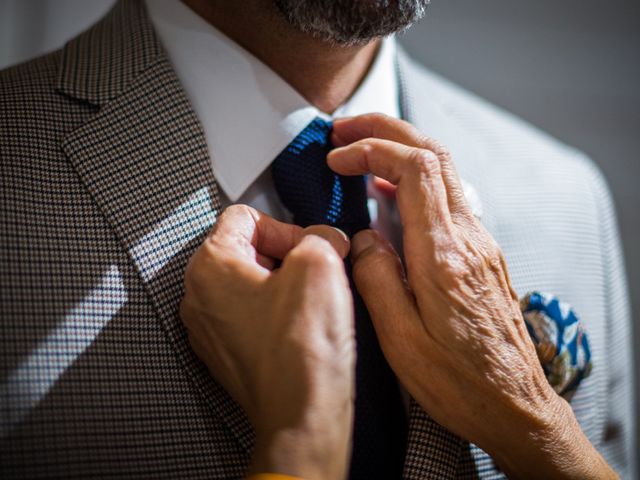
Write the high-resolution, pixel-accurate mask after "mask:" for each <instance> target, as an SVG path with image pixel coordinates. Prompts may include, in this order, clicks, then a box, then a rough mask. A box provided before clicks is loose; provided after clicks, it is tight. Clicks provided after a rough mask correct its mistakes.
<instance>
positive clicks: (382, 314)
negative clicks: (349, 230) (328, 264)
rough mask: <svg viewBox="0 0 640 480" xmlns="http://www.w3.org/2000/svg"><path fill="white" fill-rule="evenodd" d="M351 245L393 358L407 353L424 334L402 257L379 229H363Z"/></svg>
mask: <svg viewBox="0 0 640 480" xmlns="http://www.w3.org/2000/svg"><path fill="white" fill-rule="evenodd" d="M351 245H352V246H351V260H352V262H353V280H354V282H355V284H356V287H357V289H358V292H359V293H360V296H361V297H362V299H363V300H364V302H365V304H366V305H367V310H368V311H369V314H370V315H371V319H372V321H373V324H374V327H375V329H376V332H377V335H378V338H379V340H380V344H381V346H382V348H383V350H384V352H385V355H387V357H388V358H389V357H391V358H389V361H390V362H391V361H392V359H393V357H394V356H395V355H398V354H402V352H405V353H404V354H407V352H406V349H407V348H409V347H408V345H409V344H412V343H413V344H415V339H417V338H420V337H421V336H423V335H424V332H423V331H422V328H423V327H422V323H421V321H420V317H419V315H418V310H417V307H416V304H415V299H414V297H413V294H412V293H411V291H410V289H409V287H408V285H407V282H406V280H405V278H404V272H403V269H402V263H401V262H400V258H399V257H398V255H397V253H396V252H395V251H394V250H393V247H392V246H391V245H390V244H389V243H388V242H387V241H386V240H384V239H382V238H381V237H380V235H379V234H378V233H377V232H375V231H373V230H363V231H361V232H359V233H357V234H356V235H355V236H354V237H353V239H352V244H351ZM411 339H413V341H411ZM405 343H406V345H405Z"/></svg>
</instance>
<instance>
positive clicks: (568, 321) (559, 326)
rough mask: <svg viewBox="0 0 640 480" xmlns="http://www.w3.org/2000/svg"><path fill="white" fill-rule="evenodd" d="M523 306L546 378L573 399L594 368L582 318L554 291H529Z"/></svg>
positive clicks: (525, 318) (555, 388)
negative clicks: (551, 293) (545, 292)
mask: <svg viewBox="0 0 640 480" xmlns="http://www.w3.org/2000/svg"><path fill="white" fill-rule="evenodd" d="M520 307H521V309H522V314H523V316H524V320H525V323H526V325H527V330H528V331H529V335H531V339H532V340H533V343H534V344H535V346H536V351H537V353H538V358H539V359H540V363H541V364H542V368H543V369H544V373H545V374H546V376H547V380H549V383H550V384H551V386H552V387H553V389H554V390H555V391H556V392H557V393H558V394H559V395H562V396H563V397H564V398H565V399H567V400H569V399H571V397H572V396H573V394H574V393H575V391H576V389H577V388H578V385H579V384H580V382H581V381H582V380H583V379H584V378H586V377H588V376H589V374H590V373H591V369H592V363H591V350H590V348H589V339H588V338H587V334H586V332H585V331H584V327H583V326H582V322H580V320H579V319H578V317H577V315H576V314H575V312H574V311H573V310H572V309H571V307H570V306H569V305H568V304H566V303H564V302H561V301H559V300H558V299H557V298H556V297H554V296H553V295H547V294H543V293H539V292H530V293H528V294H527V295H525V296H524V298H522V300H521V301H520Z"/></svg>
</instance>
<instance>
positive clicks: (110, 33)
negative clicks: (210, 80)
mask: <svg viewBox="0 0 640 480" xmlns="http://www.w3.org/2000/svg"><path fill="white" fill-rule="evenodd" d="M58 89H59V91H60V92H61V93H64V94H66V95H69V96H72V97H73V98H76V99H79V100H82V101H85V102H89V103H91V104H93V105H95V106H97V107H98V108H99V110H98V112H97V113H96V114H95V115H94V116H93V117H92V118H91V119H90V120H89V121H88V122H87V123H85V124H84V125H83V126H81V127H80V128H78V129H77V130H75V131H73V132H72V133H71V134H70V135H68V137H67V138H66V139H65V140H64V142H63V144H62V148H63V149H64V151H65V153H66V154H67V156H68V158H69V160H70V161H71V162H72V163H73V165H74V166H75V168H76V169H77V172H78V174H79V175H80V177H81V179H82V181H83V182H84V184H85V185H86V187H87V188H88V189H89V191H90V192H91V194H92V195H93V197H94V199H95V201H96V203H97V204H98V206H99V208H100V209H101V211H102V212H103V214H104V215H105V217H106V218H107V220H108V221H109V222H110V224H111V226H112V227H113V229H114V231H115V233H116V235H117V237H118V239H119V240H120V242H121V243H122V246H123V247H124V249H125V250H126V251H127V252H128V254H129V256H130V258H131V261H132V263H133V264H134V265H135V268H136V269H137V270H138V272H139V274H140V278H141V281H142V282H143V283H144V285H145V287H146V289H147V292H148V293H149V296H150V297H151V299H152V301H153V303H154V305H155V307H156V309H157V312H158V316H159V318H160V321H161V323H162V325H163V327H164V329H165V331H166V333H167V336H168V338H169V339H170V341H171V343H172V344H173V347H174V348H175V351H176V354H177V355H178V357H179V358H180V360H181V362H182V364H183V366H184V368H185V371H186V372H187V374H188V375H189V377H190V378H191V380H192V381H193V383H194V385H195V387H196V388H197V390H198V391H199V392H200V394H201V395H202V397H203V398H204V399H205V401H206V402H207V403H208V405H209V406H210V407H211V408H212V409H213V412H214V413H216V414H217V415H218V416H219V417H220V418H221V419H222V420H224V421H225V422H227V424H228V427H229V428H230V430H231V431H232V432H233V433H234V434H235V436H236V438H237V439H238V441H239V443H240V444H241V446H242V447H243V448H244V449H245V450H246V452H247V455H248V452H249V450H250V448H251V446H252V444H253V432H252V428H251V426H250V423H249V422H248V420H247V418H246V416H245V415H244V413H243V412H242V410H241V409H240V407H238V406H237V405H236V403H235V402H233V401H232V400H231V398H230V397H229V396H228V395H227V393H226V392H225V391H224V390H223V389H222V388H221V387H220V386H219V385H218V384H217V383H215V382H214V381H212V380H211V378H210V376H209V374H208V372H207V371H206V369H205V368H204V366H203V365H202V364H201V362H199V361H198V359H197V358H196V357H195V355H194V354H193V353H192V351H191V349H190V348H189V345H188V342H187V339H186V335H185V331H184V329H183V327H182V325H181V322H180V320H179V316H178V305H179V301H180V298H181V296H182V285H183V274H184V269H185V266H186V263H187V261H188V259H189V257H190V256H191V254H192V253H193V251H194V250H195V249H196V248H197V247H198V246H199V244H200V243H201V242H202V240H203V239H204V237H205V235H206V233H207V232H208V231H209V230H210V229H211V227H212V226H213V224H214V223H215V220H216V216H217V215H218V214H219V212H220V203H219V196H218V188H217V185H216V182H215V179H214V177H213V173H212V171H211V167H210V161H209V157H208V152H207V148H206V143H205V138H204V134H203V131H202V129H201V126H200V124H199V123H198V120H197V118H196V116H195V114H194V112H193V109H192V108H191V105H190V104H189V101H188V99H187V97H186V95H185V94H184V92H183V90H182V88H181V86H180V84H179V82H178V80H177V77H176V76H175V73H174V72H173V69H172V68H171V65H170V64H169V62H168V60H167V58H166V56H165V55H164V53H163V51H162V48H161V46H160V44H159V42H158V40H157V38H156V36H155V34H154V31H153V28H152V26H151V24H150V22H149V20H148V19H147V16H146V12H145V9H144V5H143V4H142V2H139V1H133V0H132V1H127V0H125V1H120V2H118V3H117V4H116V6H115V7H114V9H113V10H112V11H111V12H110V13H109V14H108V15H107V17H105V18H104V19H103V20H102V21H101V22H100V23H98V24H97V25H96V26H94V27H93V28H91V29H90V30H88V31H87V32H85V33H84V34H82V35H81V36H80V37H78V38H77V39H75V40H73V41H72V42H70V43H69V44H68V45H67V46H66V47H65V51H64V55H63V62H62V65H61V69H60V75H59V81H58Z"/></svg>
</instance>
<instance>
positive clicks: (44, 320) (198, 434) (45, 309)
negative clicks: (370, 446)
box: [0, 0, 634, 479]
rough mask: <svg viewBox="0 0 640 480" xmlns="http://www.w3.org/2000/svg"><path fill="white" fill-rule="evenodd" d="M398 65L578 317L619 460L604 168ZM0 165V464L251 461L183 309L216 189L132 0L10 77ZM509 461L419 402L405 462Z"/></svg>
mask: <svg viewBox="0 0 640 480" xmlns="http://www.w3.org/2000/svg"><path fill="white" fill-rule="evenodd" d="M398 65H399V71H400V80H401V81H400V84H401V92H400V96H401V98H402V105H403V109H404V112H405V115H406V116H407V118H408V119H410V120H411V121H412V122H413V123H415V124H416V125H418V126H419V127H420V128H421V129H422V130H423V131H424V132H427V133H428V134H429V135H432V136H434V137H436V138H438V139H440V140H441V141H443V142H444V143H445V144H447V145H448V146H449V147H450V149H451V151H452V152H453V155H454V158H455V159H456V161H457V165H458V168H459V170H460V173H461V175H462V176H463V177H464V178H467V179H469V180H471V181H472V182H473V184H474V185H475V188H476V190H477V192H478V195H479V197H480V199H481V201H482V204H483V210H484V215H483V222H484V224H485V225H486V226H487V228H488V229H489V230H490V231H491V232H492V234H493V235H494V236H495V238H496V239H497V240H498V242H499V243H500V245H501V246H502V248H503V250H504V252H505V255H506V257H507V260H508V263H509V265H510V271H511V276H512V280H513V282H514V285H515V287H516V289H517V290H518V291H519V292H520V293H524V292H525V291H527V290H530V289H534V288H535V289H541V290H544V291H550V292H553V293H555V294H557V295H559V296H560V297H561V298H562V299H564V300H566V301H568V302H569V303H571V304H573V306H574V307H575V309H576V310H577V311H578V312H579V314H580V315H581V316H582V319H583V321H584V322H585V324H586V327H587V329H588V331H589V333H590V338H591V342H592V349H593V359H594V371H593V374H592V376H591V377H589V379H588V380H586V381H585V382H584V383H583V384H582V385H581V387H580V389H579V391H578V393H577V395H576V396H575V397H574V399H573V401H572V405H573V407H574V409H575V411H576V414H577V417H578V419H579V421H580V423H581V425H582V427H583V428H584V430H585V431H586V433H587V435H588V437H589V438H590V439H591V441H592V442H593V443H594V444H595V445H596V447H597V448H598V449H599V450H600V451H601V452H602V453H603V454H604V455H605V457H606V458H607V459H608V460H609V462H611V463H612V465H613V466H614V467H615V468H617V469H618V470H619V471H620V472H621V473H622V474H623V475H624V476H627V477H629V476H630V475H631V469H632V435H633V422H634V415H633V412H632V402H631V383H632V374H631V356H630V325H629V321H630V320H629V319H630V317H629V310H628V306H627V297H626V285H625V280H624V274H623V268H622V260H621V255H620V246H619V241H618V235H617V231H616V225H615V218H614V211H613V207H612V203H611V199H610V196H609V193H608V191H607V188H606V186H605V183H604V181H603V179H602V176H601V175H600V173H599V172H598V171H597V170H596V169H595V168H594V167H593V165H592V164H591V163H590V162H589V161H588V160H587V159H586V158H585V157H584V156H583V155H582V154H581V153H579V152H577V151H574V150H572V149H570V148H567V147H565V146H563V145H561V144H559V143H557V142H556V141H554V140H553V139H551V138H549V137H547V136H545V135H544V134H542V133H540V132H538V131H535V130H534V129H532V128H531V127H530V126H527V125H525V124H523V123H522V122H520V121H519V120H517V119H515V118H513V117H511V116H509V115H508V114H506V113H504V112H501V111H499V110H497V109H495V108H494V107H492V106H490V105H488V104H486V103H484V102H483V101H482V100H480V99H478V98H476V97H474V96H472V95H470V94H469V93H466V92H464V91H462V90H460V89H459V88H457V87H455V86H453V85H451V84H450V83H448V82H447V81H445V80H443V79H441V78H439V77H437V76H436V75H435V74H433V73H431V72H429V71H427V70H425V69H423V68H422V67H419V66H417V65H416V64H414V63H413V62H412V61H411V60H409V59H408V58H406V56H404V54H402V53H400V54H399V58H398ZM0 160H1V166H0V168H1V171H2V176H1V179H2V180H1V182H2V183H1V186H0V195H1V198H2V205H1V207H0V211H1V216H0V239H1V249H0V252H1V253H0V255H1V262H0V298H1V315H2V317H1V320H0V415H1V416H0V476H2V478H45V477H46V478H53V477H63V478H76V477H77V478H87V477H110V478H111V477H116V478H128V479H131V478H153V479H159V478H181V479H187V478H217V479H228V478H238V477H241V476H242V475H243V473H244V471H245V468H246V466H247V463H248V461H249V459H250V451H251V447H252V443H253V432H252V429H251V426H250V424H249V422H248V421H247V418H246V417H245V415H244V414H243V412H242V411H241V409H240V408H239V407H238V406H237V405H236V404H235V403H234V402H233V401H232V400H231V399H230V398H229V396H228V395H227V394H226V393H225V391H224V390H222V389H221V387H220V386H219V385H218V384H217V383H216V382H215V381H213V380H212V379H211V378H210V376H209V375H208V373H207V371H206V369H205V368H204V367H203V365H202V364H201V363H200V362H199V361H198V360H197V358H196V357H195V356H194V355H193V353H192V351H191V350H190V348H189V345H188V343H187V341H186V337H185V332H184V331H183V329H182V327H181V323H180V320H179V318H178V303H179V300H180V298H181V294H182V280H183V272H184V267H185V264H186V262H187V259H188V258H189V257H190V255H191V254H192V253H193V251H194V249H195V248H196V247H197V246H198V245H199V244H200V242H201V241H202V240H203V238H204V236H205V234H206V233H207V231H208V230H209V229H210V228H211V227H212V225H213V224H214V223H215V221H216V217H217V215H218V214H219V212H220V203H219V197H218V188H217V186H216V181H215V178H214V177H213V174H212V171H211V167H210V162H209V158H208V153H207V148H206V144H205V138H204V135H203V131H202V128H201V126H200V125H199V123H198V120H197V118H196V116H195V114H194V112H193V110H192V108H191V106H190V104H189V102H188V100H187V98H186V96H185V93H184V92H183V90H182V88H181V86H180V84H179V82H178V80H177V78H176V75H175V73H174V71H173V70H172V68H171V65H170V64H169V62H168V60H167V57H166V55H165V54H164V52H163V50H162V48H161V46H160V44H159V41H158V39H157V37H156V35H155V34H154V31H153V28H152V26H151V24H150V22H149V20H148V18H147V16H146V13H145V10H144V5H143V4H142V3H141V2H138V1H133V0H132V1H127V0H125V1H120V2H119V3H117V4H116V6H115V7H114V8H113V10H112V11H111V12H110V13H109V14H108V15H107V16H106V17H105V18H104V19H103V20H101V21H100V22H99V23H98V24H97V25H95V26H94V27H93V28H91V29H90V30H88V31H87V32H85V33H83V34H82V35H80V36H79V37H77V38H75V39H74V40H72V41H70V42H69V43H68V44H67V45H66V46H65V47H64V48H63V49H62V50H60V51H56V52H54V53H51V54H49V55H46V56H44V57H41V58H38V59H36V60H33V61H31V62H29V63H26V64H24V65H20V66H16V67H13V68H10V69H8V70H5V71H3V72H2V73H0ZM461 401H464V400H463V399H461ZM531 473H532V475H534V474H535V473H534V472H531ZM500 477H501V474H500V473H499V472H498V471H497V470H496V469H495V467H494V465H493V462H492V460H491V459H490V458H489V457H488V456H487V455H486V454H484V453H483V452H482V451H480V450H479V449H478V448H476V447H474V446H473V445H469V444H468V443H467V442H465V441H463V440H461V439H460V438H458V437H456V436H455V435H453V434H451V433H450V432H448V431H446V430H445V429H444V428H442V427H441V426H439V425H437V424H436V423H435V422H433V421H432V420H431V419H430V418H429V417H428V416H427V415H426V414H425V412H423V411H422V410H421V409H420V408H419V407H418V406H417V405H416V404H415V403H414V404H413V405H412V408H411V413H410V419H409V440H408V451H407V457H406V467H405V478H407V479H424V478H437V479H453V478H469V479H470V478H500Z"/></svg>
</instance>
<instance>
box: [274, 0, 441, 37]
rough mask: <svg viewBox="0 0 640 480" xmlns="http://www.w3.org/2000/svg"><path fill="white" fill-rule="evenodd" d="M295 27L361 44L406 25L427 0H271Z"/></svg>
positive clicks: (420, 12)
mask: <svg viewBox="0 0 640 480" xmlns="http://www.w3.org/2000/svg"><path fill="white" fill-rule="evenodd" d="M274 2H275V4H276V6H277V7H278V10H279V11H280V12H281V13H282V14H283V15H284V16H285V18H286V19H287V21H288V22H289V23H290V24H291V25H292V26H294V27H295V28H297V29H298V30H300V31H302V32H305V33H309V34H311V35H313V36H314V37H316V38H319V39H321V40H324V41H328V42H331V43H336V44H340V45H361V44H365V43H368V42H369V41H371V40H373V39H374V38H379V37H384V36H387V35H389V34H391V33H395V32H400V31H403V30H406V29H407V28H409V27H410V26H411V25H412V24H413V23H415V22H416V21H418V20H420V19H421V18H422V17H423V16H424V14H425V12H426V10H427V6H428V5H429V2H430V0H274Z"/></svg>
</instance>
